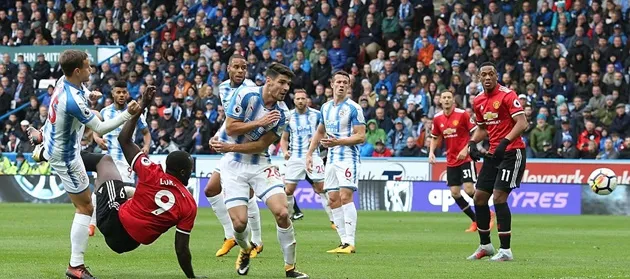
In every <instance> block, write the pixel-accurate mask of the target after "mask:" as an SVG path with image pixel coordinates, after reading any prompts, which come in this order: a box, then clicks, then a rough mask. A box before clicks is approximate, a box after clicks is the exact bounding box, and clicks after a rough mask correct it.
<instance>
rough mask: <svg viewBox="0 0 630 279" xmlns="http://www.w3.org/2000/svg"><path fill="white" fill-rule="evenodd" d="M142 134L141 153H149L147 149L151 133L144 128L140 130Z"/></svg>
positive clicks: (149, 147) (149, 144) (149, 146)
mask: <svg viewBox="0 0 630 279" xmlns="http://www.w3.org/2000/svg"><path fill="white" fill-rule="evenodd" d="M141 132H142V151H143V152H144V153H149V149H151V133H150V132H149V129H148V128H144V129H142V130H141Z"/></svg>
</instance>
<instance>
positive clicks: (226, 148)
mask: <svg viewBox="0 0 630 279" xmlns="http://www.w3.org/2000/svg"><path fill="white" fill-rule="evenodd" d="M210 146H212V148H214V150H216V151H217V152H219V153H228V152H232V145H231V144H229V143H225V142H221V141H219V139H218V138H216V137H214V138H212V139H211V140H210Z"/></svg>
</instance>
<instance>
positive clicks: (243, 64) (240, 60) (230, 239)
mask: <svg viewBox="0 0 630 279" xmlns="http://www.w3.org/2000/svg"><path fill="white" fill-rule="evenodd" d="M227 71H228V76H229V77H230V79H228V80H226V81H224V82H222V83H221V84H220V85H219V92H220V94H221V103H222V104H223V108H227V107H228V106H229V104H230V100H231V99H232V96H233V95H234V92H235V91H236V89H238V88H239V87H241V86H256V84H255V83H254V82H253V81H251V80H249V79H245V76H246V75H247V60H246V59H245V57H243V56H241V55H239V54H234V55H232V56H231V57H230V59H229V61H228V66H227ZM279 118H280V115H279V114H277V113H273V114H270V115H269V116H268V117H264V118H261V119H259V120H256V121H252V122H250V123H248V124H250V125H248V127H247V129H244V130H242V131H240V133H239V135H242V134H245V133H247V132H250V131H252V130H254V129H257V128H259V127H264V126H267V125H269V124H271V123H273V122H274V121H277V120H278V119H279ZM204 192H205V194H206V198H207V199H208V202H209V203H210V205H211V206H212V210H213V211H214V213H215V215H216V216H217V218H218V219H219V222H220V223H221V226H223V232H224V236H225V237H224V239H223V245H222V246H221V248H220V249H219V250H218V251H217V253H216V256H217V257H221V256H223V255H225V254H227V253H229V252H230V250H231V249H232V248H233V247H234V246H236V241H235V240H234V229H233V228H232V221H231V220H230V216H229V215H228V211H227V208H226V207H225V201H224V197H223V196H224V194H223V193H222V189H221V173H220V170H219V169H218V168H217V169H215V171H214V172H213V173H212V176H210V179H209V180H208V184H207V185H206V188H205V190H204ZM247 210H248V211H247V214H248V216H249V218H250V221H249V223H248V224H249V226H250V228H251V232H252V242H253V243H254V244H255V245H256V249H255V250H253V253H252V256H253V257H255V256H256V255H257V254H258V253H260V252H262V251H263V243H262V234H261V232H262V231H261V229H260V209H259V208H258V203H257V202H256V197H254V196H253V193H251V194H250V199H249V202H248V205H247Z"/></svg>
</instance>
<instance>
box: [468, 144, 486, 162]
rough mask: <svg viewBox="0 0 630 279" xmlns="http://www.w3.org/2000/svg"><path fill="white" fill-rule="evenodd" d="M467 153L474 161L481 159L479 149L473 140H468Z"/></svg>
mask: <svg viewBox="0 0 630 279" xmlns="http://www.w3.org/2000/svg"><path fill="white" fill-rule="evenodd" d="M468 153H470V159H473V161H475V162H476V161H479V160H481V156H483V154H481V152H480V151H479V149H477V143H475V142H474V141H469V142H468Z"/></svg>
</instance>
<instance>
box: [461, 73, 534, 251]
mask: <svg viewBox="0 0 630 279" xmlns="http://www.w3.org/2000/svg"><path fill="white" fill-rule="evenodd" d="M479 80H480V81H481V82H482V84H483V93H480V94H479V95H477V97H475V99H473V111H474V112H475V120H476V122H477V126H478V129H477V130H475V132H474V133H473V135H472V137H471V139H470V142H469V143H468V147H469V148H468V149H469V152H470V157H471V158H472V159H473V160H479V159H480V157H481V156H484V161H483V165H482V167H481V171H480V172H479V176H478V181H477V191H476V192H475V197H474V202H475V211H476V213H477V214H476V216H477V226H478V230H477V231H478V232H479V238H480V245H479V248H477V250H476V251H475V253H473V254H472V255H471V256H469V257H468V259H469V260H475V259H481V258H483V257H486V256H492V257H491V258H490V260H491V261H510V260H512V259H513V256H512V250H511V249H510V236H511V230H512V228H511V227H512V214H511V213H510V208H509V206H508V204H507V199H508V196H509V195H510V192H511V191H512V190H513V189H515V188H518V187H519V186H520V184H521V179H522V178H523V172H524V171H525V143H524V142H523V140H522V139H521V134H522V133H523V132H524V131H525V129H527V126H528V123H527V119H526V118H525V113H524V112H523V107H522V106H521V103H520V102H519V100H518V97H517V95H516V92H514V91H513V90H511V89H509V88H507V87H504V86H502V85H500V84H498V76H497V69H496V67H495V66H494V64H492V63H484V64H482V65H481V69H480V71H479ZM486 135H487V136H488V138H489V139H490V148H489V150H488V153H487V154H481V153H480V151H479V150H477V143H478V142H480V141H481V140H483V139H484V138H485V137H486ZM490 195H494V199H493V202H494V209H495V210H496V216H497V229H498V230H499V239H500V240H501V248H500V249H499V252H498V253H496V254H495V250H494V247H493V246H492V244H491V243H490V228H489V225H490V208H489V207H488V200H489V199H490Z"/></svg>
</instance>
